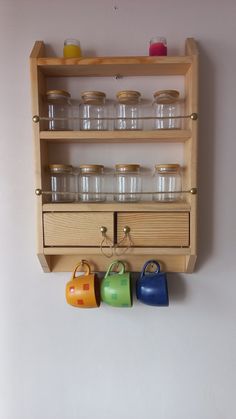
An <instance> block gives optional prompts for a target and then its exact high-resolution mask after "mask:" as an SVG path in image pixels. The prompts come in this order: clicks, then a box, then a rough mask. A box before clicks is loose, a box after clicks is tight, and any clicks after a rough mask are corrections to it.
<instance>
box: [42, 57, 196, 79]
mask: <svg viewBox="0 0 236 419" xmlns="http://www.w3.org/2000/svg"><path fill="white" fill-rule="evenodd" d="M191 63H192V60H191V58H190V57H99V58H98V57H97V58H96V57H94V58H88V57H86V58H38V59H37V65H38V68H40V70H41V71H42V72H43V74H45V75H46V76H49V77H69V76H70V77H73V76H84V77H101V76H103V77H107V76H111V77H117V76H118V77H123V76H156V75H167V76H169V75H170V76H174V75H185V74H186V73H187V71H188V70H189V68H190V66H191Z"/></svg>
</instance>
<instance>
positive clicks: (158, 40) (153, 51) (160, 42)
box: [149, 36, 167, 56]
mask: <svg viewBox="0 0 236 419" xmlns="http://www.w3.org/2000/svg"><path fill="white" fill-rule="evenodd" d="M149 55H150V56H161V55H167V42H166V38H164V37H163V36H156V37H155V38H151V39H150V42H149Z"/></svg>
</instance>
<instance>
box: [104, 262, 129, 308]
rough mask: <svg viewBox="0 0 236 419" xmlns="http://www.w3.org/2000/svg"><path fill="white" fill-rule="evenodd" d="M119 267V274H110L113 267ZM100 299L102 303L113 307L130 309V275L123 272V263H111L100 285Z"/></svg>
mask: <svg viewBox="0 0 236 419" xmlns="http://www.w3.org/2000/svg"><path fill="white" fill-rule="evenodd" d="M116 265H117V266H119V267H120V271H119V272H112V269H113V268H114V267H115V266H116ZM101 299H102V301H103V302H104V303H106V304H109V305H110V306H113V307H131V306H132V300H131V284H130V273H129V272H125V265H124V263H123V262H121V261H119V260H116V261H114V262H112V263H111V264H110V266H109V268H108V270H107V273H106V275H105V277H104V278H103V280H102V283H101Z"/></svg>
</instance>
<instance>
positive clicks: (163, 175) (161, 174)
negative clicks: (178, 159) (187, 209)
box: [153, 164, 182, 202]
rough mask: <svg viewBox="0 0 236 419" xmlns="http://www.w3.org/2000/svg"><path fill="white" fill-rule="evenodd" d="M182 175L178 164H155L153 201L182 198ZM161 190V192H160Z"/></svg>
mask: <svg viewBox="0 0 236 419" xmlns="http://www.w3.org/2000/svg"><path fill="white" fill-rule="evenodd" d="M181 189H182V175H181V167H180V165H179V164H157V165H156V166H155V173H154V190H155V191H156V192H158V193H157V194H153V199H154V200H155V201H165V202H167V201H179V200H181V199H182V194H181V193H176V192H180V191H181ZM162 192H163V193H162Z"/></svg>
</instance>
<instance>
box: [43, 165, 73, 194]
mask: <svg viewBox="0 0 236 419" xmlns="http://www.w3.org/2000/svg"><path fill="white" fill-rule="evenodd" d="M49 170H50V177H51V191H52V202H73V201H75V199H76V194H75V177H74V172H73V167H72V166H70V165H66V164H50V165H49ZM70 192H74V193H70Z"/></svg>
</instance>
